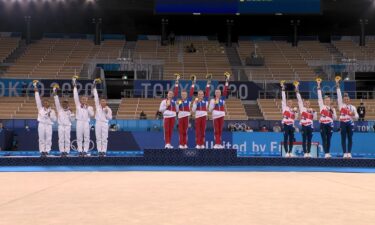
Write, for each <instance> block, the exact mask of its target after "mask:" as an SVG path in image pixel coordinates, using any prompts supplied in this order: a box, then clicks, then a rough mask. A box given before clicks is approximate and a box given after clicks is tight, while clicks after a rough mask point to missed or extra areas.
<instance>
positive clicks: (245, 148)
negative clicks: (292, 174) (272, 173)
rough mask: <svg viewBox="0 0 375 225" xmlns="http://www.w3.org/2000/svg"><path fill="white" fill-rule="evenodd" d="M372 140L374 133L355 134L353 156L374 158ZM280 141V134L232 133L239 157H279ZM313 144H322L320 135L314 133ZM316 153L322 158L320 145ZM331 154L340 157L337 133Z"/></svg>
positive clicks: (297, 136) (298, 139) (340, 151)
mask: <svg viewBox="0 0 375 225" xmlns="http://www.w3.org/2000/svg"><path fill="white" fill-rule="evenodd" d="M295 138H296V140H297V141H301V140H302V137H301V133H296V135H295ZM374 138H375V134H374V133H355V134H354V136H353V149H352V153H353V156H355V157H375V148H374V146H373V140H374ZM282 141H283V134H282V133H272V132H270V133H261V132H255V133H233V144H234V145H236V146H239V148H238V155H239V156H280V155H281V145H280V143H281V142H282ZM313 142H319V143H321V142H322V141H321V136H320V133H318V132H314V134H313ZM318 151H319V156H320V157H323V155H324V152H323V149H322V146H321V145H319V150H318ZM331 154H332V155H333V156H341V155H342V149H341V137H340V133H338V132H335V133H333V136H332V141H331Z"/></svg>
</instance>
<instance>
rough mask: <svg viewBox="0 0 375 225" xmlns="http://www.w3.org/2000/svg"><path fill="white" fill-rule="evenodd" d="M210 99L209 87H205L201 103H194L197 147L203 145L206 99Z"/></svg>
mask: <svg viewBox="0 0 375 225" xmlns="http://www.w3.org/2000/svg"><path fill="white" fill-rule="evenodd" d="M209 97H210V87H209V86H207V87H206V93H205V97H204V98H203V99H202V101H198V102H194V104H193V111H195V142H196V145H198V146H204V145H205V138H206V122H207V109H208V98H209Z"/></svg>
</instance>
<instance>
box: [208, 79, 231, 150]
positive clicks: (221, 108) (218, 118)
mask: <svg viewBox="0 0 375 225" xmlns="http://www.w3.org/2000/svg"><path fill="white" fill-rule="evenodd" d="M227 95H228V84H225V87H224V91H223V94H222V96H221V97H220V98H219V99H216V98H215V99H211V102H210V111H212V119H213V123H214V134H215V145H221V144H222V142H223V141H222V134H223V126H224V117H225V99H226V97H227Z"/></svg>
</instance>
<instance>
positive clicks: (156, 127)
mask: <svg viewBox="0 0 375 225" xmlns="http://www.w3.org/2000/svg"><path fill="white" fill-rule="evenodd" d="M155 112H156V110H155ZM147 116H148V117H149V118H153V117H154V115H147ZM276 122H277V123H279V124H280V121H279V120H231V121H225V123H224V130H227V129H228V125H229V124H239V125H242V124H246V125H248V126H250V127H251V128H252V129H253V130H254V131H257V130H259V129H260V127H262V126H266V127H267V128H268V129H269V130H270V131H272V127H273V126H274V125H275V123H276ZM2 123H3V125H4V127H5V128H7V129H8V130H14V129H24V128H25V127H26V126H28V127H29V129H36V128H37V125H38V123H37V121H36V120H35V119H27V120H26V119H11V120H3V121H2ZM90 124H91V125H92V126H94V125H95V120H91V122H90ZM109 124H111V125H112V124H113V125H117V128H118V131H160V130H162V129H163V120H116V119H115V120H111V121H110V122H109ZM334 124H335V125H334V130H335V131H337V130H338V129H339V127H340V124H339V122H338V121H335V123H334ZM354 124H355V126H354V131H355V132H361V133H367V132H374V126H375V121H363V122H360V121H356V122H355V123H354ZM177 125H178V123H177V122H176V127H177ZM190 125H191V127H193V128H194V126H195V124H194V120H193V119H191V120H190ZM295 126H296V127H299V128H301V126H300V125H299V121H296V122H295ZM75 127H76V123H75V122H73V125H72V130H75ZM319 127H320V125H319V122H318V121H314V130H315V131H316V132H319V129H320V128H319ZM54 130H57V124H54ZM212 130H213V124H212V121H211V120H210V121H208V122H207V131H212Z"/></svg>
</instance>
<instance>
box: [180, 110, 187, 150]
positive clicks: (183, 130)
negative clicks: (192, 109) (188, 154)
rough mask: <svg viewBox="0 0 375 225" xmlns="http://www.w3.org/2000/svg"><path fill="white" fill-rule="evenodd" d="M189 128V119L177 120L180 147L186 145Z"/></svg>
mask: <svg viewBox="0 0 375 225" xmlns="http://www.w3.org/2000/svg"><path fill="white" fill-rule="evenodd" d="M188 128H189V117H188V116H185V117H182V118H178V134H179V142H180V145H182V146H184V145H187V139H188V138H187V132H188Z"/></svg>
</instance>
